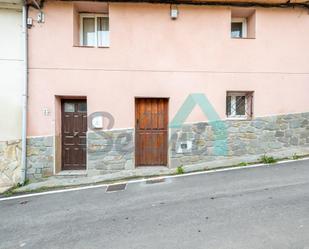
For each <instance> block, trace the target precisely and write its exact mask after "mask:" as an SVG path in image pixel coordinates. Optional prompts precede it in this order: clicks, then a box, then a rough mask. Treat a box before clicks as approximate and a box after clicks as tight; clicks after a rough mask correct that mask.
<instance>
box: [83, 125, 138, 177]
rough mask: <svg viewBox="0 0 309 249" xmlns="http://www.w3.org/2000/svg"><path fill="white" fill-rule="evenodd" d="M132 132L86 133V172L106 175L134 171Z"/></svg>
mask: <svg viewBox="0 0 309 249" xmlns="http://www.w3.org/2000/svg"><path fill="white" fill-rule="evenodd" d="M133 134H134V130H133V129H128V130H118V131H104V132H103V131H99V132H88V137H87V141H88V160H87V162H88V164H87V167H88V172H89V174H107V173H114V172H117V171H121V170H127V169H134V161H133V159H134V137H133Z"/></svg>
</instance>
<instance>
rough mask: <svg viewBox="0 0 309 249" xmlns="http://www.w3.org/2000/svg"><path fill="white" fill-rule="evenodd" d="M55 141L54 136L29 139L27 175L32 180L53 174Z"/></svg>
mask: <svg viewBox="0 0 309 249" xmlns="http://www.w3.org/2000/svg"><path fill="white" fill-rule="evenodd" d="M53 141H54V139H53V136H48V137H33V138H28V139H27V176H28V178H29V179H30V180H34V179H36V180H39V179H41V178H44V177H48V176H51V175H52V174H53V168H54V142H53Z"/></svg>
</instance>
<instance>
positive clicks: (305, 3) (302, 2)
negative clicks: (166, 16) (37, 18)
mask: <svg viewBox="0 0 309 249" xmlns="http://www.w3.org/2000/svg"><path fill="white" fill-rule="evenodd" d="M0 1H1V0H0ZM27 1H28V3H29V5H32V6H34V7H35V6H36V4H35V2H36V3H37V4H39V5H40V6H41V7H42V6H43V4H44V0H27ZM48 1H55V0H48ZM58 1H59V0H58ZM60 1H63V2H110V3H112V2H113V3H121V2H123V3H128V2H131V3H153V4H189V5H208V6H236V7H263V8H295V7H301V8H306V9H309V0H109V1H103V0H92V1H91V0H75V1H72V0H60Z"/></svg>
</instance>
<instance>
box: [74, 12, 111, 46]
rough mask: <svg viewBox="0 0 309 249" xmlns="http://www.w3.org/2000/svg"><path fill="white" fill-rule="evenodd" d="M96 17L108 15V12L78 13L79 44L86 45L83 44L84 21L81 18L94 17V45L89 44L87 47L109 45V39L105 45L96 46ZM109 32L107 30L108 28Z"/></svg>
mask: <svg viewBox="0 0 309 249" xmlns="http://www.w3.org/2000/svg"><path fill="white" fill-rule="evenodd" d="M98 17H109V15H108V14H84V13H81V14H80V21H79V28H80V33H79V40H80V41H79V42H80V45H81V46H84V47H88V46H87V45H84V25H83V24H84V22H83V19H84V18H94V30H95V35H94V39H95V45H94V46H89V47H96V48H97V47H109V41H108V45H105V46H98V29H97V28H98ZM108 32H109V30H108Z"/></svg>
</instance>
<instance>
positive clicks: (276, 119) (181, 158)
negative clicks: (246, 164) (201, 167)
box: [170, 113, 309, 167]
mask: <svg viewBox="0 0 309 249" xmlns="http://www.w3.org/2000/svg"><path fill="white" fill-rule="evenodd" d="M220 127H221V128H223V129H222V131H223V132H222V131H221V134H216V130H215V129H214V128H213V126H212V125H211V124H209V123H197V124H191V125H184V126H182V127H181V128H178V129H177V128H176V129H172V130H171V144H170V147H171V150H170V157H171V167H178V166H185V165H188V164H199V163H207V162H211V161H215V160H218V161H220V160H221V161H226V160H228V159H231V160H232V159H235V158H238V157H242V158H246V160H247V161H255V160H256V159H257V156H258V155H263V154H267V155H269V156H271V155H272V154H278V153H279V152H280V151H287V150H290V151H294V153H300V154H302V153H303V152H304V151H307V150H306V149H307V148H309V113H302V114H289V115H280V116H271V117H263V118H256V119H254V120H226V121H222V122H221V124H220ZM224 130H225V132H224ZM188 142H189V143H191V144H192V148H191V149H190V150H188V151H185V152H183V153H181V152H179V149H178V148H179V144H181V143H188ZM220 147H221V148H220Z"/></svg>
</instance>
